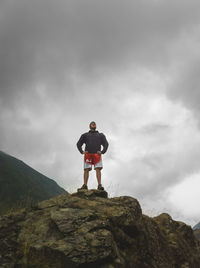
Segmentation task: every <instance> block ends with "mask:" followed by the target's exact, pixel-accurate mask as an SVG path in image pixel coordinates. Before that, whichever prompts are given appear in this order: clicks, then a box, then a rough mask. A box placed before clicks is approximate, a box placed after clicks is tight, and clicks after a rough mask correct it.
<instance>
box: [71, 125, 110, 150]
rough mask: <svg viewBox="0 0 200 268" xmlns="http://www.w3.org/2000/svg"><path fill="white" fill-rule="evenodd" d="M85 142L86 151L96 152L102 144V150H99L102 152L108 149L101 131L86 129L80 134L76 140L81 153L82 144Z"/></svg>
mask: <svg viewBox="0 0 200 268" xmlns="http://www.w3.org/2000/svg"><path fill="white" fill-rule="evenodd" d="M83 143H85V150H84V151H88V153H97V151H101V145H103V150H102V151H101V153H102V154H104V153H105V152H106V151H107V149H108V145H109V144H108V141H107V140H106V137H105V135H104V134H103V133H99V131H97V130H95V131H92V130H90V131H88V132H86V133H84V134H82V135H81V137H80V139H79V141H78V142H77V144H76V145H77V148H78V150H79V152H80V153H81V154H82V153H83V150H82V145H83Z"/></svg>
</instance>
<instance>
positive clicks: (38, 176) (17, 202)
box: [0, 151, 66, 214]
mask: <svg viewBox="0 0 200 268" xmlns="http://www.w3.org/2000/svg"><path fill="white" fill-rule="evenodd" d="M61 193H66V191H65V190H64V189H63V188H61V187H60V186H59V185H58V184H57V183H56V182H55V181H54V180H53V179H50V178H48V177H47V176H45V175H43V174H42V173H40V172H38V171H37V170H35V169H33V168H32V167H30V166H29V165H27V164H26V163H25V162H23V161H22V160H19V159H17V158H16V157H14V156H11V155H9V154H7V153H5V152H3V151H0V214H2V213H6V211H8V210H10V209H15V208H17V207H23V206H26V205H30V204H31V203H35V202H38V201H42V200H45V199H49V198H51V197H53V196H55V195H58V194H61Z"/></svg>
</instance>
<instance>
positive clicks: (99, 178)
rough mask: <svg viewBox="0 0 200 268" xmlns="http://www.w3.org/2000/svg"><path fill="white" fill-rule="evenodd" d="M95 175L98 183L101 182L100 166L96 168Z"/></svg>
mask: <svg viewBox="0 0 200 268" xmlns="http://www.w3.org/2000/svg"><path fill="white" fill-rule="evenodd" d="M96 176H97V181H98V184H101V169H100V168H96Z"/></svg>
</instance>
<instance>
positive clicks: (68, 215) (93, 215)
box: [0, 190, 200, 268]
mask: <svg viewBox="0 0 200 268" xmlns="http://www.w3.org/2000/svg"><path fill="white" fill-rule="evenodd" d="M0 267H2V268H3V267H5V268H11V267H13V268H15V267H17V268H20V267H22V268H23V267H24V268H25V267H30V268H31V267H32V268H40V267H41V268H51V267H52V268H67V267H69V268H73V267H97V268H98V267H99V268H115V267H116V268H118V267H119V268H120V267H123V268H128V267H136V268H137V267H138V268H143V267H144V268H145V267H146V268H149V267H155V268H162V267H163V268H167V267H169V268H170V267H172V268H173V267H174V268H179V267H180V268H184V267H194V268H196V267H200V245H199V241H198V240H197V239H196V238H195V237H194V234H193V231H192V229H191V227H190V226H188V225H186V224H184V223H182V222H177V221H174V220H172V218H171V217H170V215H168V214H165V213H163V214H161V215H159V216H157V217H154V218H150V217H148V216H146V215H143V214H142V210H141V207H140V204H139V202H138V201H137V200H136V199H134V198H133V197H130V196H121V197H114V198H108V194H107V192H105V191H98V190H80V191H78V192H77V193H73V194H71V195H65V194H62V195H60V196H57V197H54V198H51V199H49V200H46V201H43V202H40V203H38V204H37V205H36V206H35V207H32V208H31V209H23V210H20V211H18V212H16V213H13V214H10V215H4V216H2V217H0Z"/></svg>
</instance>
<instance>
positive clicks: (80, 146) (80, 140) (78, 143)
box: [76, 134, 85, 154]
mask: <svg viewBox="0 0 200 268" xmlns="http://www.w3.org/2000/svg"><path fill="white" fill-rule="evenodd" d="M83 143H85V136H84V134H83V135H81V137H80V139H79V141H78V142H77V144H76V146H77V148H78V150H79V152H80V153H81V154H83V150H82V145H83Z"/></svg>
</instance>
